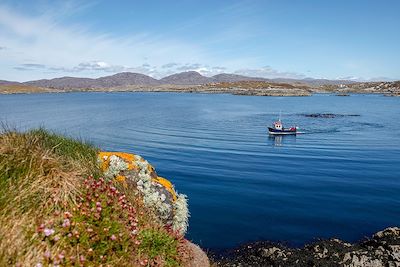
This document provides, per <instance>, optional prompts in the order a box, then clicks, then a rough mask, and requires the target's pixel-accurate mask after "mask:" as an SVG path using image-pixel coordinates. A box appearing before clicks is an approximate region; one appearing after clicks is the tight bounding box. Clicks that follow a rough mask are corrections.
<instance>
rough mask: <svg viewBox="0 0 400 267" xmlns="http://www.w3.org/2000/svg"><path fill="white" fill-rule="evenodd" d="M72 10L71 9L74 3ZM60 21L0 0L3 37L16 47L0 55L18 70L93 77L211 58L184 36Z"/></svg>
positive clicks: (150, 71) (1, 39)
mask: <svg viewBox="0 0 400 267" xmlns="http://www.w3.org/2000/svg"><path fill="white" fill-rule="evenodd" d="M69 10H70V11H71V12H72V11H73V8H71V7H70V8H69ZM63 15H65V16H66V14H65V13H64V14H63ZM61 21H62V20H61V19H60V18H58V17H57V15H56V14H49V12H46V13H45V14H41V15H36V16H33V15H26V14H22V13H19V12H17V11H15V10H13V9H12V8H10V7H8V6H5V5H0V36H1V37H0V42H1V43H2V44H4V45H5V46H7V47H9V48H10V49H12V51H13V53H7V54H6V55H4V54H3V55H2V58H4V59H6V60H7V62H14V66H15V65H17V66H16V67H14V69H16V70H29V69H31V70H35V71H42V72H41V73H44V74H46V73H49V72H48V71H53V73H55V72H57V71H59V72H71V73H76V72H80V73H85V74H87V75H92V76H96V75H97V76H98V75H99V74H100V75H101V72H119V71H128V70H141V71H145V72H146V73H147V74H154V68H152V67H151V66H162V65H167V64H169V63H170V62H171V59H172V58H173V59H174V61H175V62H181V63H183V62H185V61H187V58H191V59H192V60H196V59H197V60H207V59H206V58H205V56H204V53H203V51H202V49H201V48H200V47H199V46H197V45H195V44H191V43H188V42H183V41H181V40H176V39H168V38H159V37H158V36H154V35H151V36H150V35H149V34H146V33H137V34H130V35H128V36H114V35H112V34H110V33H103V32H96V31H93V30H91V29H89V28H88V27H86V26H85V25H76V24H75V25H72V26H71V25H64V24H63V23H62V22H61ZM5 46H4V47H5ZM2 47H3V46H2ZM99 58H100V60H98V59H99ZM106 62H107V63H106ZM109 62H112V63H109ZM0 64H1V63H0ZM27 64H38V65H43V66H44V67H42V68H39V67H38V66H36V67H35V66H34V65H32V66H29V65H27ZM143 64H147V65H143ZM43 71H47V72H43ZM95 72H97V74H95ZM34 74H35V75H37V74H38V73H34ZM155 75H157V74H155ZM159 75H161V73H160V74H159Z"/></svg>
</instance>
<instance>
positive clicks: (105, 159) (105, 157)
mask: <svg viewBox="0 0 400 267" xmlns="http://www.w3.org/2000/svg"><path fill="white" fill-rule="evenodd" d="M111 156H117V157H119V158H121V159H123V160H124V161H125V162H126V163H127V164H128V170H137V169H138V165H137V163H136V162H135V161H137V159H136V158H135V154H130V153H124V152H100V153H99V158H100V160H101V164H100V168H101V170H102V171H103V172H105V171H107V170H108V168H109V167H110V157H111ZM139 161H142V162H144V161H145V160H144V159H143V158H140V159H139ZM147 169H148V171H149V172H150V173H151V176H152V177H153V178H152V181H153V182H155V183H158V184H160V185H162V186H163V187H164V188H165V189H166V190H167V191H168V192H170V193H171V195H172V198H173V200H174V201H175V200H176V199H177V196H176V192H175V190H174V187H173V185H172V183H171V182H170V181H168V180H167V179H165V178H163V177H159V176H157V174H156V172H155V169H154V167H153V166H152V165H151V164H148V165H147ZM115 179H116V180H117V181H118V182H121V183H126V177H125V176H124V175H121V174H119V175H117V176H116V177H115Z"/></svg>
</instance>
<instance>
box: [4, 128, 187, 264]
mask: <svg viewBox="0 0 400 267" xmlns="http://www.w3.org/2000/svg"><path fill="white" fill-rule="evenodd" d="M98 152H99V149H98V148H96V147H95V146H93V145H91V144H87V143H84V142H81V141H78V140H73V139H70V138H67V137H63V136H60V135H57V134H54V133H51V132H48V131H46V130H44V129H37V130H32V131H28V132H24V133H19V132H16V131H4V132H3V133H2V134H1V135H0V266H12V265H16V266H36V265H37V264H41V265H42V266H50V265H51V266H53V265H54V266H56V265H60V266H102V265H103V266H107V265H110V266H181V265H185V264H186V263H187V261H188V259H189V256H188V252H187V249H186V248H185V246H184V239H183V237H182V236H179V235H176V234H174V233H172V232H171V231H170V230H168V229H165V228H164V227H163V225H162V224H161V223H160V222H159V220H157V219H156V217H155V216H154V214H153V212H152V211H150V210H147V209H146V208H145V207H144V205H143V203H142V200H141V199H140V197H139V195H137V194H135V190H136V189H135V188H133V187H129V186H128V187H126V186H122V185H121V184H120V183H118V182H117V181H106V180H104V179H102V178H101V176H102V173H101V171H100V170H99V168H98V167H97V154H98ZM39 266H40V265H39Z"/></svg>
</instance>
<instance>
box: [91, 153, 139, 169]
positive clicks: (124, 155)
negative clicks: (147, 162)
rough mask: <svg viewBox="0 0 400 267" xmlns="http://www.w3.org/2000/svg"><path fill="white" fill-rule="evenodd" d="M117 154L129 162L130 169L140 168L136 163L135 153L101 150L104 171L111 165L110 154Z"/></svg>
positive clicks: (100, 155)
mask: <svg viewBox="0 0 400 267" xmlns="http://www.w3.org/2000/svg"><path fill="white" fill-rule="evenodd" d="M112 155H114V156H117V157H119V158H121V159H123V160H124V161H125V162H126V163H127V164H128V170H136V169H137V168H138V166H137V164H136V163H135V154H130V153H124V152H103V151H102V152H100V153H99V157H100V159H101V170H102V171H103V172H104V171H106V170H107V169H108V167H109V162H110V156H112Z"/></svg>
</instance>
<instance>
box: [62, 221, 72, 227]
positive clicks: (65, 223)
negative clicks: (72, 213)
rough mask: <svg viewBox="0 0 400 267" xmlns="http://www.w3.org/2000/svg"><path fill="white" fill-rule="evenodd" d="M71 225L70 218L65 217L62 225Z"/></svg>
mask: <svg viewBox="0 0 400 267" xmlns="http://www.w3.org/2000/svg"><path fill="white" fill-rule="evenodd" d="M70 225H71V223H70V221H69V219H64V222H63V224H62V227H64V228H67V227H69V226H70Z"/></svg>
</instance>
